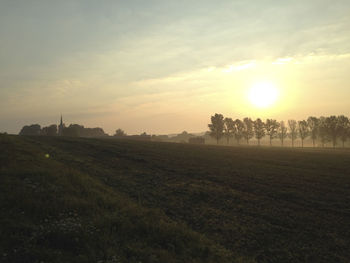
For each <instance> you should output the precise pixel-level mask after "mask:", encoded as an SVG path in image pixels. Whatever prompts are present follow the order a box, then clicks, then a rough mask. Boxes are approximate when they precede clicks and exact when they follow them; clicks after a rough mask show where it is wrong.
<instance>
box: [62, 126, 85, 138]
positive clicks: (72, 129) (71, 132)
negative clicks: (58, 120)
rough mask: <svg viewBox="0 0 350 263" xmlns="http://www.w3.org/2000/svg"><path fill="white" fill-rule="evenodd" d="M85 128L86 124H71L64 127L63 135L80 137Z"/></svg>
mask: <svg viewBox="0 0 350 263" xmlns="http://www.w3.org/2000/svg"><path fill="white" fill-rule="evenodd" d="M83 130H84V126H82V125H79V124H71V125H69V126H68V127H65V128H64V129H63V136H68V137H79V136H81V134H82V132H83Z"/></svg>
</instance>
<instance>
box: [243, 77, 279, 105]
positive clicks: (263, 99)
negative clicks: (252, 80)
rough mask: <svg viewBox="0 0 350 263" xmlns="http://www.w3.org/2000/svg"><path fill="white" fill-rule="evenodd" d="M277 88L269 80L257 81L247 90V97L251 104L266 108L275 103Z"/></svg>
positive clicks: (277, 94) (277, 93)
mask: <svg viewBox="0 0 350 263" xmlns="http://www.w3.org/2000/svg"><path fill="white" fill-rule="evenodd" d="M278 96H279V92H278V89H277V88H276V86H275V85H274V84H272V83H270V82H259V83H256V84H254V85H253V86H252V87H251V89H250V90H249V94H248V98H249V101H250V103H251V104H253V105H254V106H255V107H258V108H268V107H270V106H272V105H273V104H275V103H276V101H277V99H278Z"/></svg>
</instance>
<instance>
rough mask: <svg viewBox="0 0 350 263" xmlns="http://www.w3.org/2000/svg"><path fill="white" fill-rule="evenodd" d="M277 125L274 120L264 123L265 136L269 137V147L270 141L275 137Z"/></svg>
mask: <svg viewBox="0 0 350 263" xmlns="http://www.w3.org/2000/svg"><path fill="white" fill-rule="evenodd" d="M278 127H279V123H278V122H277V121H276V120H272V119H267V120H266V123H265V130H266V135H267V136H269V139H270V146H272V139H274V138H276V137H277V131H278Z"/></svg>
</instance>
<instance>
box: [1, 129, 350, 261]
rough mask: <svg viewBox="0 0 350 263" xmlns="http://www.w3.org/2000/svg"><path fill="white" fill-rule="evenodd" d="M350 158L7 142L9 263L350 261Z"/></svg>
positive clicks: (312, 152) (5, 240) (302, 152)
mask: <svg viewBox="0 0 350 263" xmlns="http://www.w3.org/2000/svg"><path fill="white" fill-rule="evenodd" d="M349 222H350V151H349V150H341V149H310V148H308V149H291V148H288V149H283V148H279V147H273V148H267V147H266V148H265V147H261V148H258V147H223V146H207V145H189V144H175V143H161V142H158V143H157V142H135V141H128V140H112V139H105V140H102V139H99V140H98V139H73V138H58V137H44V136H41V137H19V136H9V135H0V262H101V263H102V262H269V263H270V262H276V263H277V262H278V263H282V262H327V263H330V262H337V263H339V262H350V223H349Z"/></svg>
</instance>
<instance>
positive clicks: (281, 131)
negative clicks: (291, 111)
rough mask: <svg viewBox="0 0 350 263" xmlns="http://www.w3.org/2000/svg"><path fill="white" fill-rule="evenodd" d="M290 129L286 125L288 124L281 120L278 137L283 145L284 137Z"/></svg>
mask: <svg viewBox="0 0 350 263" xmlns="http://www.w3.org/2000/svg"><path fill="white" fill-rule="evenodd" d="M287 132H288V129H287V127H286V124H285V123H284V121H281V122H280V123H279V128H278V138H279V139H280V140H281V145H282V146H283V145H284V139H286V138H287V136H288V133H287Z"/></svg>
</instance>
